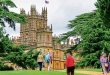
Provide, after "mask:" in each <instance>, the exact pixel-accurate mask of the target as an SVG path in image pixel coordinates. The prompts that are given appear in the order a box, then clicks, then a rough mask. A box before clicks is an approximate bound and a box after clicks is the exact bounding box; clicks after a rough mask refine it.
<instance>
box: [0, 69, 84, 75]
mask: <svg viewBox="0 0 110 75" xmlns="http://www.w3.org/2000/svg"><path fill="white" fill-rule="evenodd" d="M0 75H66V72H59V71H41V72H40V71H35V70H25V71H0ZM75 75H85V74H78V73H77V74H75Z"/></svg>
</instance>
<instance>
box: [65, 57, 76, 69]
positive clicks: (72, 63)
mask: <svg viewBox="0 0 110 75" xmlns="http://www.w3.org/2000/svg"><path fill="white" fill-rule="evenodd" d="M72 66H75V60H74V58H73V57H72V56H67V58H66V67H72Z"/></svg>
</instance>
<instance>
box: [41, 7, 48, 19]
mask: <svg viewBox="0 0 110 75" xmlns="http://www.w3.org/2000/svg"><path fill="white" fill-rule="evenodd" d="M42 16H43V17H44V18H45V19H46V20H47V7H46V8H45V7H44V8H42Z"/></svg>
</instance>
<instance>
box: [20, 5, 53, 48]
mask: <svg viewBox="0 0 110 75" xmlns="http://www.w3.org/2000/svg"><path fill="white" fill-rule="evenodd" d="M24 13H25V11H24V9H23V10H22V11H21V14H24ZM26 19H27V23H26V24H23V25H21V26H20V36H21V42H22V44H24V45H27V46H31V47H34V48H44V47H45V48H52V25H51V26H48V25H47V8H45V7H44V8H42V13H41V14H39V13H38V12H37V10H36V7H35V5H32V6H31V9H30V13H28V15H26Z"/></svg>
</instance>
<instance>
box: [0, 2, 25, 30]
mask: <svg viewBox="0 0 110 75" xmlns="http://www.w3.org/2000/svg"><path fill="white" fill-rule="evenodd" d="M9 7H10V8H15V7H16V5H15V4H14V3H13V2H12V1H11V0H0V26H5V22H7V23H8V24H9V26H10V27H12V28H13V29H15V22H18V23H25V16H24V15H23V14H17V13H15V12H11V11H9V9H8V8H9Z"/></svg>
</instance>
